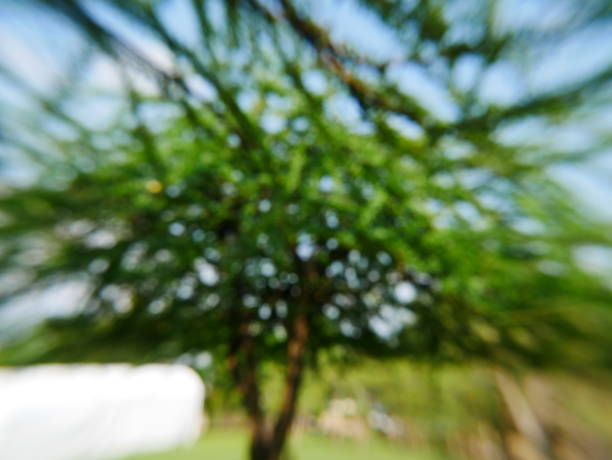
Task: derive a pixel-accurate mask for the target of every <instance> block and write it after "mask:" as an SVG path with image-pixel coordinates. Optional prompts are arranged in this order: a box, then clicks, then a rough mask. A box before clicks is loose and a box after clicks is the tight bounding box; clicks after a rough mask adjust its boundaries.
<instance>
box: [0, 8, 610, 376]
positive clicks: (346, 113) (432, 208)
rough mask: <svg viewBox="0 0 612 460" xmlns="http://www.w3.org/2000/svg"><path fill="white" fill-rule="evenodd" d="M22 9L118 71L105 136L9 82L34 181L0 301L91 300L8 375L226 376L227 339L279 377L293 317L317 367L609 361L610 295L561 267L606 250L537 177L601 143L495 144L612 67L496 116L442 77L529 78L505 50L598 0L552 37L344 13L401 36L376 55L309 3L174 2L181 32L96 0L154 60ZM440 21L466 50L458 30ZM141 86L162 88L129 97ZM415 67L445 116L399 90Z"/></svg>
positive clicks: (534, 47) (462, 21) (489, 13)
mask: <svg viewBox="0 0 612 460" xmlns="http://www.w3.org/2000/svg"><path fill="white" fill-rule="evenodd" d="M34 3H40V4H44V5H45V6H46V7H50V8H51V9H54V10H56V11H58V12H60V13H62V14H63V15H64V17H65V18H67V19H68V20H69V24H70V26H71V27H75V28H76V29H77V30H79V31H80V32H81V33H82V34H83V35H84V36H86V37H88V38H89V40H90V43H91V44H93V45H95V46H96V49H97V50H99V51H100V52H101V53H104V55H105V56H106V57H107V58H108V59H112V60H114V62H117V63H118V68H119V70H120V72H121V75H122V78H123V84H122V88H121V90H117V92H116V93H115V94H113V95H112V100H114V101H116V102H118V103H119V105H120V109H119V110H118V111H117V113H116V116H115V118H114V119H113V121H112V122H110V123H109V124H108V125H107V126H100V123H98V124H97V125H96V126H95V127H92V126H91V123H87V121H86V120H81V119H79V118H78V117H77V116H75V115H73V114H71V107H72V108H74V104H75V103H78V102H79V100H80V99H79V98H80V97H82V94H83V93H82V92H80V91H81V90H84V89H83V86H84V85H81V84H79V83H78V81H76V82H74V83H73V84H74V87H73V90H72V91H70V92H68V93H67V94H66V93H61V95H60V97H58V98H53V97H49V96H43V95H41V94H38V93H34V92H32V91H31V90H28V91H29V94H30V96H31V97H32V100H34V101H36V102H37V103H38V104H39V107H40V113H39V117H40V120H39V121H37V122H36V121H35V122H32V126H28V125H26V124H25V123H21V124H20V125H19V126H17V127H14V128H15V129H12V128H11V129H9V128H8V127H7V129H5V130H3V132H6V133H12V134H11V136H10V137H8V138H7V139H6V144H7V145H10V146H12V147H13V148H15V149H16V150H18V151H19V152H20V153H21V154H23V155H25V156H28V157H29V158H31V159H32V160H33V162H34V163H35V164H37V165H38V167H39V168H40V169H39V171H40V175H39V177H38V179H37V180H36V182H35V183H33V184H30V185H25V186H22V185H17V186H8V185H7V186H5V187H4V188H3V189H2V196H1V198H0V210H1V216H2V219H1V222H0V235H1V238H2V264H1V269H2V271H3V273H5V275H6V276H7V277H9V276H12V277H15V278H16V279H18V280H20V282H16V283H13V285H12V286H10V287H9V288H6V289H4V292H3V300H4V301H5V302H6V301H10V300H12V299H14V298H15V297H16V296H19V295H21V294H22V293H24V292H28V291H31V290H33V289H37V288H39V287H42V286H47V285H49V283H58V282H62V281H65V280H73V279H75V278H76V279H79V280H83V282H84V283H86V285H87V286H88V297H87V299H86V301H85V302H84V304H83V306H82V309H81V311H80V313H79V314H77V315H75V316H72V317H70V318H63V319H55V320H54V321H51V322H49V323H48V324H47V325H46V326H45V328H44V329H43V331H42V334H41V335H38V338H37V339H29V340H28V341H27V342H25V344H24V343H20V344H17V345H15V346H14V347H11V346H7V347H5V354H4V356H5V358H4V361H8V362H11V361H12V362H16V361H20V362H31V361H37V360H82V359H90V360H106V359H110V360H119V359H121V360H123V359H128V360H131V361H148V360H159V359H173V358H176V357H177V356H179V355H181V354H183V353H196V352H198V351H201V350H209V351H211V352H212V353H213V355H214V356H215V358H218V359H217V360H216V362H221V360H222V359H223V357H224V356H226V354H227V353H228V350H229V348H230V347H231V345H230V343H231V341H232V337H234V336H235V335H236V330H237V328H238V325H239V324H246V327H247V328H248V335H249V336H250V337H251V340H252V342H253V344H254V345H253V346H254V350H255V354H256V356H257V357H258V359H259V360H261V361H262V362H263V361H272V362H281V363H282V362H284V361H285V360H286V353H285V348H286V343H287V340H288V337H291V335H292V333H293V329H292V328H293V326H292V321H293V319H294V317H295V316H296V315H297V314H298V312H299V311H306V312H307V315H308V317H309V319H310V322H311V326H310V334H311V335H310V338H309V348H308V350H309V351H308V356H309V359H310V362H311V363H313V364H314V363H315V362H316V358H317V356H320V351H322V350H329V355H333V354H335V355H337V356H338V357H339V359H341V360H346V359H349V358H350V357H351V356H359V355H360V354H368V355H373V356H376V357H410V359H413V360H426V361H429V362H443V361H455V362H457V361H464V360H471V359H480V360H487V361H492V362H496V363H501V364H506V365H510V364H519V363H522V364H530V365H538V366H544V365H551V366H562V367H569V366H573V365H576V366H589V365H595V364H598V365H601V364H609V363H605V362H603V363H602V360H603V361H605V360H606V359H608V360H609V358H606V356H605V353H603V351H602V350H603V345H602V342H601V340H603V339H601V340H600V339H596V337H595V334H596V332H597V327H599V326H601V325H602V324H605V323H604V318H609V315H608V313H607V312H606V307H607V305H606V304H608V303H609V297H610V296H609V289H608V288H607V287H606V286H604V284H603V283H602V282H601V280H600V279H598V278H597V277H595V276H593V275H590V274H587V273H585V272H584V271H583V270H582V269H581V267H580V266H579V265H578V264H577V262H576V258H575V251H576V248H579V247H580V246H582V245H587V244H589V245H600V246H607V245H609V243H610V238H609V232H608V230H609V229H608V228H607V226H604V225H603V224H601V223H599V222H596V221H593V219H591V218H589V217H588V216H586V215H585V214H584V213H583V212H582V210H581V209H580V208H579V207H578V206H577V205H576V203H575V201H574V198H573V196H572V195H571V194H570V193H569V192H567V191H566V190H564V189H563V188H562V187H561V186H559V185H558V184H557V183H556V182H555V181H554V180H552V179H551V177H550V167H551V166H554V165H557V164H562V163H567V162H572V161H579V160H580V159H581V158H586V157H588V156H589V155H590V154H591V153H593V152H597V151H600V150H601V149H603V148H604V147H605V146H609V141H610V139H609V136H606V135H604V134H601V135H597V136H595V137H594V138H593V139H592V140H593V143H592V145H593V147H592V148H589V151H588V152H585V151H582V150H581V151H572V150H567V149H563V148H561V147H559V146H557V145H554V143H552V142H546V139H536V140H535V142H533V139H531V138H527V139H524V138H520V137H518V138H512V139H510V140H508V139H507V138H508V136H507V135H506V136H505V133H507V132H509V131H510V130H511V129H515V130H518V129H519V128H523V129H525V127H527V128H529V127H530V126H531V127H532V128H531V129H532V131H531V132H532V134H533V126H535V127H536V128H537V127H541V128H542V129H550V130H556V131H554V132H560V131H562V130H563V129H570V128H571V127H572V124H573V123H576V122H577V121H580V120H583V119H584V118H585V117H587V118H588V116H589V115H591V116H595V115H594V114H597V113H599V111H601V110H604V109H605V108H609V103H610V94H609V86H606V83H607V81H608V79H609V76H610V72H611V71H612V68H611V67H609V66H608V67H606V68H604V69H603V70H599V71H596V72H594V73H593V74H592V75H590V76H588V77H587V78H583V79H579V80H577V81H575V82H572V83H570V84H565V85H564V86H560V87H552V89H550V90H542V91H540V92H537V91H536V92H529V91H525V92H524V93H523V94H522V95H521V96H520V97H519V98H518V99H517V100H516V101H513V102H511V103H507V102H491V101H488V102H487V101H486V100H485V99H483V97H481V96H480V95H479V92H478V84H477V82H476V83H474V85H473V86H471V87H467V88H466V87H463V86H461V85H460V84H459V83H458V82H457V79H456V78H454V77H453V72H456V71H457V69H458V67H459V66H460V65H464V62H465V60H466V59H471V58H474V59H476V60H477V61H478V62H480V65H481V68H480V70H479V71H478V72H479V73H478V74H479V77H478V78H477V79H476V80H478V79H479V78H482V77H483V75H484V74H485V72H486V70H487V69H491V68H493V67H494V66H496V65H501V64H508V65H510V66H513V67H514V68H516V69H521V65H525V67H524V68H525V69H527V68H528V66H527V64H525V63H524V62H523V61H522V60H521V59H523V57H522V56H521V53H523V52H524V55H525V56H527V55H528V54H529V53H536V54H537V53H538V52H539V53H541V52H542V51H541V49H542V47H544V46H545V45H550V40H553V39H556V40H561V39H563V38H564V37H566V36H570V35H571V34H572V33H576V32H577V31H580V30H586V29H587V28H588V27H589V26H590V25H591V24H592V23H593V22H594V21H595V20H596V19H598V20H600V21H605V20H609V14H610V11H609V7H607V6H606V4H607V2H588V7H585V10H584V11H585V12H584V13H583V14H581V15H579V16H577V17H575V18H573V19H567V24H564V26H563V27H560V28H559V29H558V30H557V29H554V30H552V31H551V30H545V31H539V30H537V29H534V30H532V29H530V28H529V27H526V28H525V29H524V30H522V29H519V30H511V29H509V30H506V29H503V28H500V29H499V31H497V30H496V27H495V26H494V21H495V20H499V18H498V17H497V16H495V11H496V9H495V6H494V3H493V2H471V3H470V5H472V3H474V5H473V6H474V7H473V8H471V7H468V8H467V10H468V11H467V12H466V11H460V12H456V11H454V10H453V9H452V8H451V6H450V5H446V4H445V2H436V1H427V2H418V6H412V7H411V6H408V4H409V3H410V2H406V3H404V2H392V1H361V2H358V3H359V8H360V10H359V11H360V12H361V13H360V14H369V15H373V16H372V17H373V18H375V20H376V21H379V22H380V27H382V28H384V29H386V30H387V31H389V33H391V34H393V36H394V39H396V40H397V41H398V43H400V45H401V48H402V50H403V51H402V55H401V56H400V57H399V58H397V59H396V60H395V61H393V60H385V59H383V58H380V57H379V56H370V55H368V53H366V52H361V50H359V49H354V47H352V46H351V45H350V43H340V42H339V41H337V40H336V39H335V37H334V36H333V34H332V33H330V32H329V31H327V30H326V29H325V28H324V27H323V26H322V25H319V24H317V23H316V21H315V20H314V19H312V17H311V15H310V13H309V9H308V5H309V3H308V2H290V1H287V0H285V1H280V2H277V3H275V5H276V6H274V7H272V6H270V5H268V3H269V2H258V1H255V0H252V1H246V0H244V1H233V2H199V1H195V0H194V1H193V2H191V6H192V7H193V19H194V23H197V26H198V27H199V38H198V40H197V42H194V43H187V42H186V41H185V40H182V38H181V37H179V36H177V35H176V30H172V28H170V27H167V26H166V25H165V22H164V19H165V18H164V17H163V15H162V6H163V4H164V2H145V1H129V2H123V1H122V2H119V1H114V0H106V1H104V2H102V3H105V4H107V6H109V7H112V8H114V11H115V13H114V14H116V15H117V17H119V16H121V17H123V18H125V19H127V20H129V21H131V23H133V24H134V27H139V28H140V29H142V30H143V33H146V34H147V36H148V37H151V39H152V40H155V41H156V43H157V46H163V47H164V49H166V50H168V51H169V54H170V56H171V57H172V64H171V69H170V70H167V69H162V68H160V67H159V66H156V64H154V63H153V62H152V61H150V60H148V59H147V58H146V54H144V53H141V52H140V51H139V50H138V49H137V47H135V46H133V45H132V44H130V43H129V40H125V39H124V37H122V36H121V34H119V33H117V32H116V31H113V29H112V26H109V25H108V24H105V23H103V22H101V21H98V19H97V18H96V15H95V14H94V13H92V12H91V11H89V10H88V9H87V7H86V5H85V2H77V1H70V0H54V1H47V2H42V1H41V2H34ZM272 3H274V2H272ZM451 3H452V2H451ZM481 3H482V5H480V4H481ZM266 5H267V6H266ZM479 5H480V6H479ZM219 11H223V12H224V14H223V15H219V14H217V13H218V12H219ZM502 19H503V18H502ZM457 27H471V28H472V29H471V30H472V31H473V32H474V34H475V35H476V36H475V37H471V38H470V37H465V36H463V35H461V34H459V35H457V34H455V35H457V37H459V38H456V37H455V38H453V37H454V35H453V34H454V32H453V31H454V30H455V28H457ZM93 54H94V55H96V54H95V53H93ZM524 59H527V58H526V57H525V58H524ZM83 65H85V64H83ZM405 68H409V69H412V72H407V71H406V70H405ZM402 71H406V72H407V73H406V75H405V77H403V80H401V81H398V79H397V78H395V77H394V76H393V75H394V72H402ZM525 72H527V71H525ZM4 73H5V74H6V75H9V74H10V72H9V70H6V71H5V72H4ZM136 73H141V74H143V75H145V76H147V77H149V78H150V79H152V80H153V81H154V82H156V84H157V89H156V90H155V91H153V92H148V93H147V92H145V91H143V90H142V89H141V88H139V87H138V85H137V82H136V81H135V78H134V75H135V74H136ZM419 74H424V75H427V78H429V79H431V80H432V81H433V84H434V85H436V86H437V87H438V88H439V89H440V91H443V92H444V93H445V94H446V95H448V96H449V97H450V102H448V103H447V107H446V108H448V106H450V107H451V108H452V113H453V115H451V116H449V115H444V114H442V115H441V114H440V110H439V107H436V105H435V104H433V103H431V101H427V100H425V99H424V98H423V97H421V95H420V94H418V92H417V91H415V90H414V89H412V90H410V89H407V88H405V87H404V85H403V82H405V81H406V80H409V79H411V78H415V76H416V75H419ZM317 79H318V80H321V84H320V85H314V84H313V80H317ZM197 87H199V88H200V89H201V88H202V87H204V88H205V89H206V91H205V92H206V93H207V94H204V95H203V94H202V92H201V91H198V90H197ZM58 94H60V93H59V92H58ZM56 99H57V100H56ZM353 112H354V113H355V115H354V116H352V115H350V113H353ZM41 120H42V121H41ZM7 123H9V125H10V122H7ZM37 123H43V124H37ZM530 124H531V125H530ZM38 126H43V127H44V128H43V129H38V128H37V127H38ZM13 133H14V134H13ZM528 141H529V142H528ZM17 275H18V276H17ZM7 279H8V278H7ZM11 279H12V278H11ZM607 321H609V320H607ZM326 356H327V355H326Z"/></svg>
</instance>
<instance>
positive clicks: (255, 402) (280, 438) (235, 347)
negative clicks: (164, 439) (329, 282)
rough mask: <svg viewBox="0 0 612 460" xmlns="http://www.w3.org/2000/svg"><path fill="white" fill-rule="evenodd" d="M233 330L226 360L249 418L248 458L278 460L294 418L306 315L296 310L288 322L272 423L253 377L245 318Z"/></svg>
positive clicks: (254, 364)
mask: <svg viewBox="0 0 612 460" xmlns="http://www.w3.org/2000/svg"><path fill="white" fill-rule="evenodd" d="M236 329H237V334H236V335H235V336H234V338H233V340H232V342H231V343H230V347H229V352H228V359H227V364H228V368H229V370H230V372H231V374H232V377H233V378H234V380H235V382H236V384H237V385H238V389H239V390H240V393H241V395H242V401H243V405H244V407H245V409H246V412H247V415H248V418H249V428H250V436H251V439H250V448H249V457H250V459H251V460H279V459H280V457H281V455H282V453H283V449H284V448H285V444H286V441H287V438H288V436H289V433H290V431H291V426H292V424H293V420H294V418H295V413H296V406H297V400H298V395H299V391H300V386H301V383H302V377H303V371H304V358H305V353H306V347H307V343H308V336H309V334H310V327H309V321H308V317H307V316H306V314H305V313H304V312H299V313H298V314H297V315H296V317H295V318H294V321H293V323H292V326H291V329H290V331H289V340H288V342H287V371H286V377H285V390H284V391H285V392H284V395H283V399H282V402H281V407H280V410H279V412H278V415H277V417H276V420H275V423H274V424H273V425H272V424H270V423H268V420H267V417H266V416H265V413H264V411H263V408H262V406H261V393H260V388H259V382H258V379H257V367H258V362H257V359H256V356H255V351H254V343H253V340H252V337H250V335H249V331H248V322H243V323H239V326H238V327H237V328H236Z"/></svg>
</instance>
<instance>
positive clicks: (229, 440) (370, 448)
mask: <svg viewBox="0 0 612 460" xmlns="http://www.w3.org/2000/svg"><path fill="white" fill-rule="evenodd" d="M290 446H291V447H290V452H291V457H290V458H291V460H310V459H313V460H434V459H436V458H439V457H435V456H433V455H431V454H428V453H426V452H417V451H413V450H407V449H404V448H401V447H398V446H394V445H392V444H389V443H386V442H383V441H380V440H368V441H359V442H358V441H341V440H334V439H329V438H326V437H323V436H317V435H313V434H307V435H297V436H295V437H294V438H293V439H292V441H291V444H290ZM246 447H247V439H246V436H245V435H244V433H243V432H240V431H217V430H215V431H211V432H209V433H206V434H205V435H204V436H203V437H202V439H201V440H200V441H199V442H198V443H196V444H195V445H194V446H192V447H189V448H183V449H178V450H174V451H170V452H163V453H157V454H149V455H141V456H137V457H130V458H129V459H126V460H244V459H245V458H246V456H245V455H244V454H245V452H246Z"/></svg>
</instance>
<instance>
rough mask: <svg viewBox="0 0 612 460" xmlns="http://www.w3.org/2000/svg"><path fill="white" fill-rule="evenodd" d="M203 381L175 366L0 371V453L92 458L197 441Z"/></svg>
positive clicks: (39, 459) (21, 459) (57, 459)
mask: <svg viewBox="0 0 612 460" xmlns="http://www.w3.org/2000/svg"><path fill="white" fill-rule="evenodd" d="M203 403H204V385H203V384H202V381H201V380H200V378H199V377H198V375H197V374H196V373H195V372H194V371H192V370H191V369H190V368H188V367H185V366H179V365H161V364H160V365H146V366H139V367H132V366H129V365H123V364H113V365H77V366H66V365H48V366H34V367H27V368H21V369H0V458H2V459H6V460H93V459H102V458H118V457H119V458H120V457H123V456H127V455H133V454H137V453H142V452H149V451H156V450H163V449H168V448H172V447H175V446H178V445H181V444H185V443H190V442H193V441H195V440H196V439H197V437H198V435H199V434H200V431H201V429H202V426H203V417H204V414H203Z"/></svg>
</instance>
